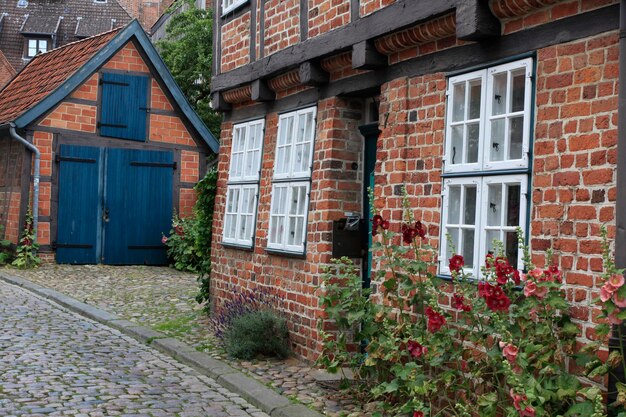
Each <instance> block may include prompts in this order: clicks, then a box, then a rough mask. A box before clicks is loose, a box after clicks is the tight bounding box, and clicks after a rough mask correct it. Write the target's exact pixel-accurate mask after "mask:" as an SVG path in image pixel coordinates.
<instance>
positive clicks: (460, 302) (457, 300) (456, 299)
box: [452, 293, 472, 311]
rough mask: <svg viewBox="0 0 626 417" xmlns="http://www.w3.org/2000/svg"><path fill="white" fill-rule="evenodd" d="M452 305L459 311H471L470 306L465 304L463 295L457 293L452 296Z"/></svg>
mask: <svg viewBox="0 0 626 417" xmlns="http://www.w3.org/2000/svg"><path fill="white" fill-rule="evenodd" d="M452 307H454V308H456V309H457V310H460V311H472V306H470V305H467V304H465V297H463V294H459V293H455V294H454V295H453V296H452Z"/></svg>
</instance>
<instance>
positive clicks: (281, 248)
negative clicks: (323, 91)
mask: <svg viewBox="0 0 626 417" xmlns="http://www.w3.org/2000/svg"><path fill="white" fill-rule="evenodd" d="M301 116H305V121H306V120H307V119H306V117H307V116H310V119H309V120H310V128H311V130H310V131H307V130H306V128H307V126H308V125H305V127H304V130H303V137H304V138H308V139H307V140H302V141H298V130H299V129H300V126H299V124H300V118H301ZM290 118H293V124H292V125H291V136H292V137H291V141H290V143H289V144H288V145H285V144H282V143H281V139H280V138H281V135H282V134H285V133H284V131H283V130H282V129H285V122H286V121H287V120H289V119H290ZM316 134H317V107H316V106H312V107H306V108H302V109H299V110H294V111H291V112H287V113H283V114H281V115H280V116H279V118H278V129H277V134H276V147H275V152H274V175H273V184H272V194H271V204H270V218H269V223H268V233H267V250H268V251H271V252H274V253H276V252H278V253H283V254H292V255H303V254H304V253H305V251H306V242H307V231H308V220H309V219H308V217H309V205H310V200H311V178H312V173H313V158H314V154H315V139H316ZM298 144H300V145H302V146H304V145H306V144H308V145H309V155H307V156H308V158H307V159H306V160H305V163H306V166H307V169H306V171H296V170H295V167H296V163H297V162H296V155H297V150H296V149H297V145H298ZM287 146H288V147H289V167H288V169H287V170H282V169H281V171H280V172H277V171H278V169H279V165H278V163H279V161H283V159H282V158H281V159H279V158H278V154H279V148H281V147H282V148H286V147H287ZM302 186H304V187H305V195H304V203H303V205H304V214H303V216H304V220H303V224H302V231H301V232H302V243H301V244H297V245H292V244H289V243H288V227H286V226H287V225H288V222H289V220H290V213H289V205H288V204H287V202H288V201H291V200H292V197H293V189H294V188H296V187H302ZM277 188H286V189H287V193H288V194H287V196H286V203H285V213H283V214H280V215H281V216H282V217H283V224H284V226H285V227H283V231H282V241H278V240H276V239H274V237H275V236H274V235H273V234H272V230H273V229H272V225H273V223H272V219H273V218H274V217H276V215H275V210H276V204H277V203H278V202H277V201H276V198H275V197H276V194H277V193H276V189H277Z"/></svg>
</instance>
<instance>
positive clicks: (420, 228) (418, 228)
mask: <svg viewBox="0 0 626 417" xmlns="http://www.w3.org/2000/svg"><path fill="white" fill-rule="evenodd" d="M414 229H415V232H416V233H417V236H419V237H421V238H422V239H424V238H425V237H426V228H425V227H424V225H423V224H422V222H420V221H419V220H418V221H417V222H415V227H414Z"/></svg>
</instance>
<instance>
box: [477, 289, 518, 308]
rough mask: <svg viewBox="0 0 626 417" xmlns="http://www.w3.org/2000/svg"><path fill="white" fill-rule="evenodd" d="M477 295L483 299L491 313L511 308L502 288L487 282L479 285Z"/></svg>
mask: <svg viewBox="0 0 626 417" xmlns="http://www.w3.org/2000/svg"><path fill="white" fill-rule="evenodd" d="M478 294H479V295H480V296H481V297H483V298H484V299H485V302H486V303H487V307H489V309H490V310H491V311H508V310H509V307H510V306H511V300H510V299H509V297H508V296H507V295H506V294H505V293H504V291H503V290H502V288H500V287H498V286H494V285H491V284H489V283H488V282H485V283H483V285H480V284H479V288H478Z"/></svg>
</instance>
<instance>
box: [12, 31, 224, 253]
mask: <svg viewBox="0 0 626 417" xmlns="http://www.w3.org/2000/svg"><path fill="white" fill-rule="evenodd" d="M70 57H71V59H70ZM134 86H139V87H138V88H135V87H134ZM142 99H143V100H145V101H144V102H141V100H142ZM137 121H139V124H138V125H137ZM11 128H14V129H15V133H11V132H10V129H11ZM15 134H16V135H19V136H21V137H22V138H23V139H25V140H26V141H27V142H29V143H30V144H32V145H34V146H35V147H36V148H37V149H38V150H39V152H40V154H41V157H40V173H39V174H40V177H39V179H38V181H39V202H38V212H37V218H38V227H37V241H38V243H39V244H40V245H41V248H40V255H41V256H42V257H44V258H46V259H48V260H54V259H55V256H56V260H57V261H58V262H63V263H101V262H104V263H115V264H120V263H121V264H126V263H157V264H159V263H166V262H167V260H166V257H165V252H164V248H165V247H164V245H162V243H161V236H162V235H161V233H163V234H166V235H167V234H168V233H169V229H170V227H171V216H172V212H173V211H174V210H175V211H176V212H178V213H179V214H180V216H183V217H184V216H188V215H190V214H191V211H192V207H193V205H194V203H195V198H196V197H195V192H194V190H193V187H194V185H195V184H196V183H197V182H198V180H199V179H200V178H201V176H202V175H204V173H205V171H206V159H207V156H208V155H210V154H212V153H215V152H217V150H218V143H217V140H216V139H215V138H214V137H213V136H212V135H211V133H210V132H209V131H208V129H207V128H206V126H205V125H204V123H202V121H201V120H200V119H199V117H198V116H197V115H196V114H195V112H194V111H193V110H192V109H191V107H190V105H189V104H188V103H187V101H186V99H185V98H184V96H183V94H182V92H181V91H180V89H179V88H178V86H177V85H176V84H175V82H174V80H173V78H172V76H171V75H170V74H169V72H168V71H167V68H166V67H165V65H164V64H163V62H162V61H161V60H160V58H159V56H158V54H157V52H156V50H155V49H154V47H153V46H152V43H151V42H150V40H149V39H148V37H147V35H146V34H145V32H144V31H143V30H142V29H141V26H140V25H139V23H138V22H136V21H134V22H132V23H130V24H129V25H128V26H126V27H125V28H121V29H116V30H113V31H110V32H107V33H104V34H101V35H97V36H95V37H91V38H88V39H85V40H83V41H80V42H75V43H72V44H70V45H67V46H64V47H61V48H58V49H55V50H52V51H49V52H47V53H44V54H40V55H38V56H37V57H35V58H34V59H33V60H32V61H31V62H30V63H29V64H28V65H27V66H26V68H25V69H24V70H23V71H22V72H21V73H20V74H19V75H18V76H17V77H15V78H14V79H13V80H12V81H11V82H10V83H9V84H8V85H7V86H6V88H5V89H4V90H3V91H2V92H0V166H1V167H2V168H1V169H0V224H2V225H3V226H4V236H5V237H6V238H7V239H8V240H10V241H11V242H12V243H17V242H18V236H19V234H20V232H21V229H22V227H23V224H24V218H25V217H24V216H25V214H26V211H27V209H28V208H29V207H32V204H33V203H32V201H33V198H34V194H33V192H34V190H33V178H32V177H31V174H34V166H35V161H34V158H33V155H32V153H31V152H30V151H28V150H27V148H26V147H25V144H23V143H20V142H19V140H17V138H16V137H15ZM155 158H156V159H155ZM127 159H128V160H127ZM116 160H117V162H115V161H116ZM92 167H93V168H92ZM120 177H121V178H120ZM107 184H109V185H107ZM133 184H134V185H133ZM147 184H152V185H153V186H148V185H147ZM103 189H104V190H105V191H102V190H103ZM111 193H113V194H115V195H117V197H114V196H113V195H112V194H111ZM103 194H104V195H103ZM133 194H136V195H133ZM118 197H119V200H121V201H118V202H115V200H116V199H118ZM103 199H105V200H103ZM107 199H108V200H109V201H108V202H107V201H106V200H107ZM134 199H136V201H135V200H134ZM98 201H104V202H103V203H99V202H98ZM131 201H135V202H134V203H132V202H131ZM146 204H147V206H145V205H146ZM116 205H117V206H118V211H117V215H114V211H115V208H114V206H116ZM133 206H145V207H144V208H143V209H141V212H140V213H136V214H139V216H138V217H132V216H131V218H128V216H126V215H125V214H124V213H130V212H132V211H134V210H135V209H134V208H133ZM74 207H77V209H76V210H74V209H73V208H74ZM109 211H110V218H109ZM153 212H159V213H161V214H159V215H157V217H154V216H153V215H152V213H153ZM150 216H153V217H154V218H153V219H152V220H151V221H150V223H149V225H148V227H146V225H143V226H141V229H142V230H143V229H145V231H144V232H142V231H141V230H139V229H138V230H137V231H136V232H137V233H138V234H137V236H135V238H137V239H138V240H142V239H144V240H145V239H147V240H145V241H143V242H141V243H138V242H134V243H132V242H130V243H128V251H129V252H132V253H137V254H138V255H137V257H132V256H131V257H127V256H126V254H125V253H118V254H115V253H113V252H115V251H116V250H113V251H109V250H108V249H107V245H109V244H107V243H106V239H105V238H104V237H103V236H104V235H106V234H108V235H109V236H114V235H115V234H116V233H118V232H116V228H117V226H116V227H115V228H111V227H112V226H113V223H114V222H115V220H114V217H118V219H121V218H124V219H126V220H124V223H120V224H119V227H120V230H123V231H124V233H123V234H122V233H120V234H121V235H122V236H123V235H124V234H133V233H134V232H133V231H132V230H133V228H134V227H135V226H134V225H140V224H141V223H142V221H143V220H142V219H146V218H148V217H150ZM100 218H102V221H101V220H100ZM75 224H78V225H80V227H75V226H74V225H75ZM83 226H84V227H83ZM92 226H93V230H91V227H92ZM107 228H108V231H107ZM70 229H71V233H70V232H68V230H70ZM87 229H89V230H87ZM150 229H153V232H149V230H150ZM145 233H149V234H151V236H148V235H147V234H145ZM142 234H145V236H141V235H142ZM103 239H105V240H103ZM131 239H133V238H131ZM112 245H113V244H112V243H111V244H110V245H109V246H110V247H112ZM72 251H76V252H80V251H87V252H89V253H73V252H72ZM122 252H126V248H124V250H123V251H122ZM61 253H63V255H60V254H61ZM157 253H158V254H157ZM107 254H108V255H107ZM155 254H157V255H155ZM109 255H110V256H109ZM118 255H119V256H118ZM107 256H109V259H106V258H107ZM163 260H165V262H162V261H163Z"/></svg>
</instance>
